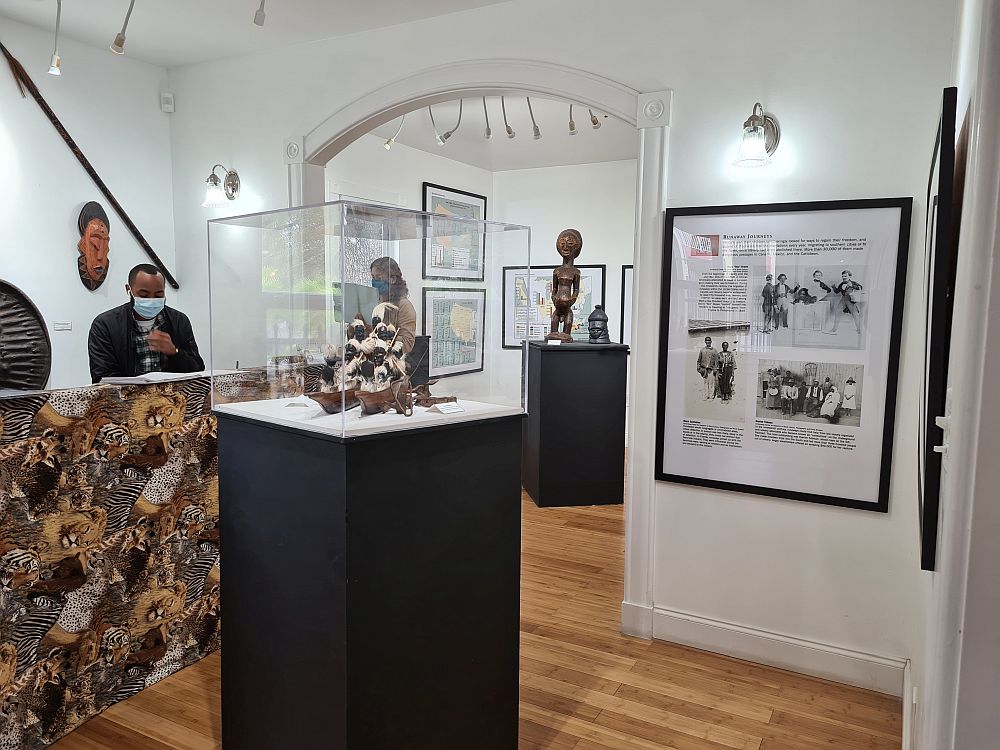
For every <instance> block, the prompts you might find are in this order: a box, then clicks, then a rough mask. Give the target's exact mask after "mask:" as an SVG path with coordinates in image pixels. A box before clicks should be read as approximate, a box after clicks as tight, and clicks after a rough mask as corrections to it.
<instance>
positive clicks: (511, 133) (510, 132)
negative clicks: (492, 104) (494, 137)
mask: <svg viewBox="0 0 1000 750" xmlns="http://www.w3.org/2000/svg"><path fill="white" fill-rule="evenodd" d="M500 109H501V110H502V111H503V124H504V127H505V128H506V129H507V137H508V138H513V137H514V136H515V135H517V133H515V132H514V128H512V127H511V126H510V123H509V122H507V102H505V101H504V98H503V97H502V96H501V97H500Z"/></svg>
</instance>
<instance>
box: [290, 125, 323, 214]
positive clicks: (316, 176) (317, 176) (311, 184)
mask: <svg viewBox="0 0 1000 750" xmlns="http://www.w3.org/2000/svg"><path fill="white" fill-rule="evenodd" d="M304 155H305V138H288V139H286V140H285V143H284V146H283V157H284V160H285V168H286V169H287V170H288V207H289V208H294V207H295V206H312V205H315V204H317V203H323V202H324V201H325V200H326V184H325V178H326V166H325V165H322V164H310V163H309V162H307V161H305V159H304Z"/></svg>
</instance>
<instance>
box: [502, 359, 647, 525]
mask: <svg viewBox="0 0 1000 750" xmlns="http://www.w3.org/2000/svg"><path fill="white" fill-rule="evenodd" d="M529 346H530V350H529V352H528V418H527V419H526V420H525V422H524V438H523V440H522V453H521V481H522V482H523V484H524V489H525V490H527V492H528V494H529V495H531V499H532V500H534V501H535V505H538V506H539V507H550V506H561V505H613V504H615V503H621V502H623V500H624V495H625V390H626V388H627V379H628V375H627V367H626V364H627V357H628V346H626V345H625V344H576V343H574V344H561V345H558V346H553V345H552V344H547V343H542V342H535V341H533V342H531V343H530V344H529Z"/></svg>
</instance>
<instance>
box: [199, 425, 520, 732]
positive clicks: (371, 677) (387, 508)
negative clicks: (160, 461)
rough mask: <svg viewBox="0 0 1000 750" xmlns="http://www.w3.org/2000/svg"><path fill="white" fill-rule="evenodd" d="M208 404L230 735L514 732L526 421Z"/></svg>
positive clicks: (226, 721) (226, 714) (225, 723)
mask: <svg viewBox="0 0 1000 750" xmlns="http://www.w3.org/2000/svg"><path fill="white" fill-rule="evenodd" d="M218 418H219V494H220V503H221V509H220V513H221V527H222V537H223V538H224V539H225V561H224V567H225V570H224V572H223V574H222V601H223V609H224V616H223V620H222V621H223V639H222V640H223V644H224V647H223V649H222V705H223V718H222V736H223V746H224V747H226V748H229V749H231V750H274V749H275V748H295V749H296V750H312V749H313V748H316V749H317V750H318V749H320V748H322V750H343V749H345V748H350V750H401V749H402V748H406V749H407V750H432V749H433V750H470V749H471V748H476V749H477V750H511V748H515V747H517V727H518V708H517V701H518V621H519V599H518V594H519V562H520V481H519V475H520V472H519V469H520V466H519V457H520V450H521V448H520V444H521V422H522V420H523V418H522V417H520V416H517V417H505V418H499V419H494V420H486V421H481V422H477V423H467V424H458V425H455V426H448V427H445V428H429V429H423V430H407V431H402V432H395V433H389V434H384V435H377V436H371V437H367V438H358V439H355V440H352V441H346V442H345V441H342V440H340V439H337V438H332V437H326V436H323V435H317V434H314V433H306V432H302V431H298V430H294V429H289V428H283V427H279V426H273V425H268V424H266V423H262V422H259V421H256V420H249V419H246V418H241V417H236V416H232V415H225V414H218ZM485 477H488V478H489V481H484V478H485Z"/></svg>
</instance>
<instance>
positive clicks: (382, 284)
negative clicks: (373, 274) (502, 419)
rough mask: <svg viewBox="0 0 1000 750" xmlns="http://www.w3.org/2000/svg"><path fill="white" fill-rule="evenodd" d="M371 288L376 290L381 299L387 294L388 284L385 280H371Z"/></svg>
mask: <svg viewBox="0 0 1000 750" xmlns="http://www.w3.org/2000/svg"><path fill="white" fill-rule="evenodd" d="M372 286H373V287H375V288H376V289H377V290H378V293H379V294H380V295H382V296H383V297H384V296H385V295H387V294H388V293H389V282H388V281H386V280H385V279H372Z"/></svg>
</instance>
